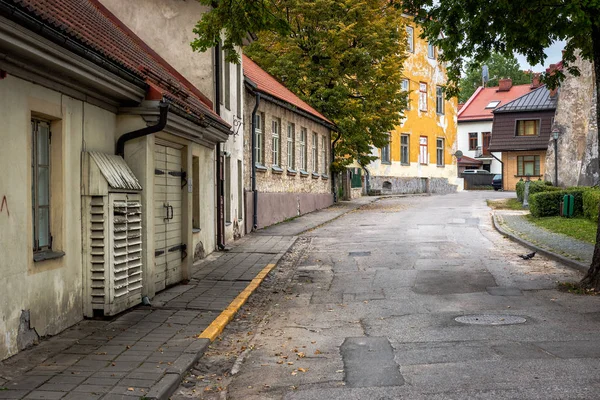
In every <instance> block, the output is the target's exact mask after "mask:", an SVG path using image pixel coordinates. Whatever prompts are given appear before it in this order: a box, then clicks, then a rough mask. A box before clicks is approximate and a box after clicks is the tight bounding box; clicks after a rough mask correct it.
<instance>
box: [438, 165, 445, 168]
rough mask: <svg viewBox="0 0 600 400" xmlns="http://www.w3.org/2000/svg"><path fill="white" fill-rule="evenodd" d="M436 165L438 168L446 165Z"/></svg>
mask: <svg viewBox="0 0 600 400" xmlns="http://www.w3.org/2000/svg"><path fill="white" fill-rule="evenodd" d="M437 167H438V168H446V166H445V165H438V166H437Z"/></svg>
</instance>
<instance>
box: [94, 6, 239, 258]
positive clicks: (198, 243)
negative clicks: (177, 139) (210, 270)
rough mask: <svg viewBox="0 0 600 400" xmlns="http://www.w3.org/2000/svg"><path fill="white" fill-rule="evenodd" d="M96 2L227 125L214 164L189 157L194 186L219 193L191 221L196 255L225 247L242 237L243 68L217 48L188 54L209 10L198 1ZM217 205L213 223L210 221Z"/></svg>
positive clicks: (200, 156) (197, 155)
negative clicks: (204, 98) (210, 105)
mask: <svg viewBox="0 0 600 400" xmlns="http://www.w3.org/2000/svg"><path fill="white" fill-rule="evenodd" d="M100 1H101V2H102V4H104V5H105V6H106V7H107V8H108V9H109V10H110V11H111V12H112V13H113V14H115V15H116V16H117V18H119V19H120V20H121V21H123V23H124V24H125V25H126V26H127V28H129V29H131V30H132V31H133V32H135V34H136V35H138V36H139V37H140V38H142V40H144V41H145V42H146V43H147V44H148V45H149V46H150V47H151V48H152V49H153V50H154V51H156V53H158V54H159V55H160V56H161V57H163V58H164V59H165V60H167V61H168V62H169V63H170V64H171V65H173V67H175V68H176V69H177V70H178V71H179V72H180V73H181V74H182V75H183V76H184V77H185V78H186V79H188V80H189V81H190V82H191V83H192V84H193V85H194V86H196V87H198V88H199V89H200V90H201V91H202V92H203V93H205V94H206V96H207V97H208V99H209V100H210V101H211V102H212V103H213V104H214V110H215V112H216V113H217V114H219V115H220V116H221V118H223V119H224V120H225V121H226V122H227V123H228V124H229V125H230V126H231V133H232V134H231V135H230V136H229V139H228V140H227V141H226V142H225V143H223V144H221V145H219V148H218V149H216V159H215V160H214V161H215V162H214V164H215V166H212V165H206V164H203V163H202V162H201V161H200V160H201V158H202V155H201V154H200V153H199V152H198V151H195V153H194V154H193V161H192V165H193V168H194V170H195V172H196V174H195V176H196V177H198V179H197V180H196V182H194V183H195V184H196V185H197V186H198V185H203V184H207V185H210V184H214V185H216V186H217V190H216V193H217V194H218V195H217V197H216V198H215V200H212V201H210V202H203V203H202V206H201V207H200V209H199V210H198V213H197V214H195V215H194V218H193V237H194V255H195V258H201V257H203V256H204V255H206V254H208V253H210V252H212V251H213V249H214V248H215V245H216V246H217V247H223V246H224V245H225V244H226V243H227V242H231V241H233V239H234V238H237V237H239V236H241V235H243V234H244V228H243V220H244V207H243V195H244V193H243V183H242V176H243V173H244V171H243V151H244V148H243V140H242V137H243V132H244V127H243V92H244V91H243V75H242V64H231V63H228V62H226V61H225V52H224V51H223V50H222V49H221V48H220V47H219V46H217V48H215V49H214V51H208V52H205V53H198V52H194V51H192V48H191V46H190V43H191V42H192V40H194V38H195V35H194V32H193V29H194V27H195V26H196V23H197V22H198V20H199V19H200V18H201V16H202V14H203V13H204V12H206V11H207V8H206V6H203V5H201V4H200V3H199V2H197V1H181V0H128V1H121V0H100ZM157 27H160V29H157ZM238 51H239V50H238ZM211 174H212V175H214V176H211ZM195 196H196V198H198V197H199V194H198V193H195ZM215 207H216V209H217V220H216V225H214V220H213V219H212V216H213V211H212V210H213V209H214V208H215ZM209 217H210V218H209ZM209 224H212V225H213V226H208V225H209ZM214 230H216V243H215V239H214V235H213V231H214Z"/></svg>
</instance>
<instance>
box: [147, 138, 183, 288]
mask: <svg viewBox="0 0 600 400" xmlns="http://www.w3.org/2000/svg"><path fill="white" fill-rule="evenodd" d="M154 157H155V160H154V232H155V238H154V252H155V253H154V255H155V256H154V265H155V267H154V270H155V274H156V275H155V288H156V289H155V290H156V291H157V292H158V291H160V290H163V289H164V288H165V287H166V286H168V285H173V284H175V283H177V282H179V281H181V279H182V271H181V265H182V264H181V256H182V254H183V253H182V252H183V244H182V237H181V221H182V207H181V206H182V200H183V196H182V189H181V181H182V179H181V175H182V172H181V171H182V170H181V150H180V149H176V148H173V147H169V146H163V145H159V144H157V145H155V155H154Z"/></svg>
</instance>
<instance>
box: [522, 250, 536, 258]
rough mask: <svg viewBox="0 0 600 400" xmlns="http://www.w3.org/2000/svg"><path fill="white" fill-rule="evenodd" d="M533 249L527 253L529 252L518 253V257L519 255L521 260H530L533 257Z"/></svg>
mask: <svg viewBox="0 0 600 400" xmlns="http://www.w3.org/2000/svg"><path fill="white" fill-rule="evenodd" d="M535 253H536V252H535V251H534V252H533V253H529V254H519V257H521V258H522V259H523V260H531V259H532V258H533V257H535Z"/></svg>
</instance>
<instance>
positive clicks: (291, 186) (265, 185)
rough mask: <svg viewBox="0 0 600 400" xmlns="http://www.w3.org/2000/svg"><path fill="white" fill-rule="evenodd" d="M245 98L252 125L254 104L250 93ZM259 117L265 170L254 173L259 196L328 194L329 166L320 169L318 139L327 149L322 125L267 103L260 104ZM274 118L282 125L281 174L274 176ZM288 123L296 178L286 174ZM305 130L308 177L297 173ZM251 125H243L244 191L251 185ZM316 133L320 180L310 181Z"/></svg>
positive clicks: (326, 136) (248, 119)
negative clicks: (292, 133)
mask: <svg viewBox="0 0 600 400" xmlns="http://www.w3.org/2000/svg"><path fill="white" fill-rule="evenodd" d="M246 98H247V99H249V100H248V101H247V102H246V105H245V107H246V112H245V120H246V121H252V110H253V109H254V104H255V100H254V99H253V98H254V96H252V95H251V94H249V93H246ZM257 112H259V113H261V114H263V115H264V125H265V129H264V131H265V132H264V138H265V140H264V142H265V146H264V147H265V148H264V159H265V166H266V167H267V170H266V171H257V172H256V188H257V190H258V191H259V192H262V193H331V180H330V179H331V178H330V177H331V173H330V169H329V165H327V167H326V168H323V166H322V165H321V164H322V161H321V158H322V155H321V138H322V137H323V136H324V137H325V138H326V139H325V143H327V144H328V146H330V143H331V141H330V133H329V129H328V128H326V127H324V126H323V125H321V124H318V123H316V122H314V121H312V120H310V119H308V118H306V117H303V116H301V115H298V114H296V113H294V112H292V111H289V110H287V109H285V108H283V107H280V106H277V105H275V104H273V103H271V102H269V101H267V100H264V99H263V100H261V102H260V104H259V107H258V111H257ZM273 118H278V119H279V120H280V121H281V133H280V142H281V168H282V169H283V173H275V172H273V170H272V168H271V166H272V165H273V157H272V149H273V142H272V135H271V121H272V120H273ZM288 122H292V123H294V124H295V132H296V135H295V136H296V137H295V143H296V145H295V150H296V151H295V152H296V154H295V161H296V166H295V167H296V168H295V170H297V171H298V173H297V174H296V175H295V176H290V175H288V174H287V173H286V169H287V167H288V165H287V124H288ZM301 127H305V128H306V129H307V134H308V139H307V144H306V146H307V156H308V161H307V169H308V172H309V175H308V176H301V174H300V172H299V170H300V168H299V163H300V145H299V142H300V128H301ZM251 131H252V124H251V123H247V124H246V134H245V137H244V144H245V148H246V151H245V152H244V154H245V162H244V164H245V165H246V168H247V171H248V173H247V174H246V175H245V179H244V182H245V184H244V186H245V187H246V189H247V190H251V189H252V184H251V157H252V134H251ZM313 132H316V133H317V134H318V157H319V162H318V169H319V174H320V176H319V178H318V179H315V178H313V177H312V174H310V172H312V170H313V166H312V157H311V152H312V134H313ZM327 161H328V164H329V163H330V162H331V156H330V147H328V149H327ZM324 173H325V175H327V176H328V177H329V178H324V177H323V176H322V175H323V174H324Z"/></svg>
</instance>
